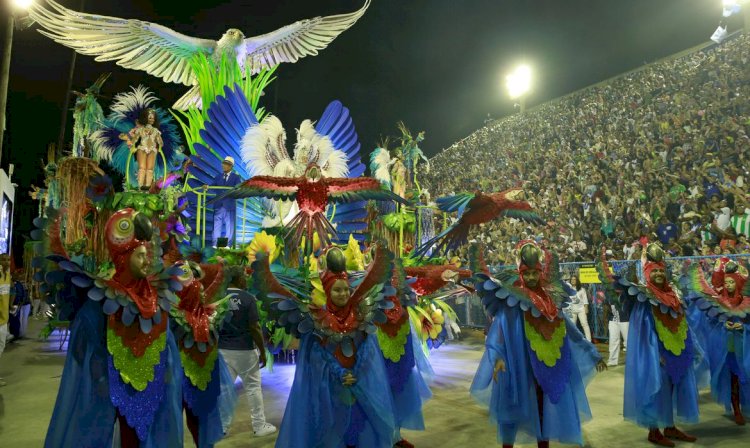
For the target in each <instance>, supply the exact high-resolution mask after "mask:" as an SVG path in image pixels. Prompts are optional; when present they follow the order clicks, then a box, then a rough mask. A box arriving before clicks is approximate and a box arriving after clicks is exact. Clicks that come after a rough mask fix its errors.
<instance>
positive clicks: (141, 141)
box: [128, 124, 164, 154]
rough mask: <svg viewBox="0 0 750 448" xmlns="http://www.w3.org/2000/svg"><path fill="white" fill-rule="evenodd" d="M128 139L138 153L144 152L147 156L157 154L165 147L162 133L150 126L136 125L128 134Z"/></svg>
mask: <svg viewBox="0 0 750 448" xmlns="http://www.w3.org/2000/svg"><path fill="white" fill-rule="evenodd" d="M128 137H130V141H132V142H133V143H134V144H135V149H136V151H143V152H145V153H146V154H151V153H157V152H159V149H160V148H161V147H162V146H164V142H163V141H162V138H161V131H160V130H159V129H157V128H155V127H153V126H151V125H150V124H147V125H141V124H138V125H136V126H135V127H134V128H133V129H131V130H130V131H129V132H128Z"/></svg>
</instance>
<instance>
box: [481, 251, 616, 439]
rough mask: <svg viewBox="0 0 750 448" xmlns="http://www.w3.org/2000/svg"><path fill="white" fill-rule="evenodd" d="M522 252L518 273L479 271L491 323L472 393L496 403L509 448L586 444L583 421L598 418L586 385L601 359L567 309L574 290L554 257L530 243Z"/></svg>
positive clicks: (493, 410)
mask: <svg viewBox="0 0 750 448" xmlns="http://www.w3.org/2000/svg"><path fill="white" fill-rule="evenodd" d="M518 252H519V257H518V271H515V270H514V271H506V272H503V273H500V274H499V275H498V277H497V278H494V277H490V276H489V275H487V274H486V273H484V274H477V276H476V278H477V282H476V289H477V293H478V294H479V295H480V297H481V298H482V303H483V305H484V307H485V310H486V312H487V313H488V314H489V315H490V316H491V317H492V325H491V327H490V331H489V334H488V335H487V340H486V351H485V353H484V356H483V357H482V360H481V362H480V364H479V368H478V369H477V373H476V375H475V377H474V381H473V383H472V385H471V394H472V395H473V396H474V398H475V399H476V400H477V401H479V402H480V403H481V404H483V405H485V406H488V407H489V410H490V420H491V421H492V422H493V423H494V424H496V425H497V440H498V442H499V443H502V444H503V446H504V447H510V446H513V444H514V443H515V442H516V441H519V442H527V441H530V440H535V441H536V442H537V444H538V446H540V447H546V446H549V445H548V443H549V440H558V441H560V442H562V443H571V444H577V445H582V444H583V438H582V434H581V424H582V423H583V422H584V421H586V420H589V419H591V409H590V408H589V404H588V399H587V398H586V390H585V387H586V384H587V383H588V381H589V380H590V379H591V378H592V376H593V373H594V372H595V370H596V366H597V365H599V364H601V356H600V355H599V353H598V352H597V350H596V347H594V346H593V345H592V344H591V343H590V342H588V341H587V340H586V339H585V338H584V337H583V335H582V334H581V333H580V332H579V331H578V329H577V328H576V327H575V325H573V324H572V323H571V322H570V320H569V319H568V318H567V317H565V316H564V314H563V313H562V309H561V305H562V304H563V303H564V302H565V301H566V300H568V292H567V291H566V289H565V285H564V284H563V283H562V282H561V281H560V279H559V278H558V269H557V265H556V263H554V262H553V261H551V259H550V257H549V254H546V253H544V252H542V251H541V249H539V248H538V247H537V246H536V245H535V244H534V243H533V242H531V241H522V242H521V243H519V250H518ZM544 255H547V262H546V263H545V265H544V266H543V263H542V261H543V256H544ZM529 271H533V272H536V273H539V274H540V277H539V278H538V280H537V281H532V280H530V279H529V280H527V279H526V277H527V276H529V278H530V274H527V272H529Z"/></svg>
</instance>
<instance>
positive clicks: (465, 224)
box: [414, 193, 499, 257]
mask: <svg viewBox="0 0 750 448" xmlns="http://www.w3.org/2000/svg"><path fill="white" fill-rule="evenodd" d="M441 201H442V207H441V209H443V210H444V211H454V210H455V211H458V212H459V215H460V217H459V218H458V221H456V222H455V223H454V224H453V225H451V226H450V227H448V228H447V229H445V230H443V231H442V232H440V233H439V234H437V235H435V236H434V237H432V238H431V239H429V240H427V241H425V242H424V244H422V245H421V246H419V247H418V248H417V249H416V250H415V251H414V253H415V255H417V256H420V257H423V256H424V255H425V254H427V252H428V251H429V250H430V248H432V247H433V246H434V252H433V254H437V253H440V252H441V251H444V252H448V251H449V250H451V249H458V248H459V247H461V246H462V245H464V244H466V243H468V241H469V230H470V229H471V227H472V226H474V225H477V224H480V223H483V222H487V221H490V220H492V219H493V218H495V217H497V214H498V212H499V209H498V207H497V205H496V204H495V202H494V201H493V200H492V198H491V197H490V196H487V195H483V194H476V195H473V194H466V193H464V194H461V195H456V196H449V197H447V198H438V199H437V203H438V206H439V207H440V203H441Z"/></svg>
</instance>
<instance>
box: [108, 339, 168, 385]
mask: <svg viewBox="0 0 750 448" xmlns="http://www.w3.org/2000/svg"><path fill="white" fill-rule="evenodd" d="M166 346H167V332H166V331H165V332H163V333H162V334H161V335H160V336H159V338H158V339H156V340H155V341H154V342H152V343H151V345H149V346H148V348H146V351H145V352H144V353H143V356H141V357H136V356H135V355H133V352H131V351H130V349H129V348H128V347H127V346H126V345H125V344H124V343H123V342H122V339H121V338H120V336H118V335H117V333H115V332H114V330H112V329H111V328H107V350H108V351H109V354H110V355H112V361H113V362H114V364H115V368H116V369H117V371H118V372H120V378H122V381H123V382H125V383H126V384H130V385H131V386H133V389H135V390H137V391H143V390H145V389H146V386H148V383H149V382H151V381H153V380H154V366H156V365H157V364H159V361H160V355H161V352H162V351H163V350H165V349H166Z"/></svg>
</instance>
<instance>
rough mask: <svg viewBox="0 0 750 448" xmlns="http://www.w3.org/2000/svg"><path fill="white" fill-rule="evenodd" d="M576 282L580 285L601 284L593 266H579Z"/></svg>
mask: <svg viewBox="0 0 750 448" xmlns="http://www.w3.org/2000/svg"><path fill="white" fill-rule="evenodd" d="M578 280H580V281H581V283H601V282H602V281H601V280H600V279H599V273H598V272H597V271H596V268H595V267H594V266H593V265H589V266H581V267H580V268H578Z"/></svg>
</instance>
